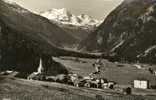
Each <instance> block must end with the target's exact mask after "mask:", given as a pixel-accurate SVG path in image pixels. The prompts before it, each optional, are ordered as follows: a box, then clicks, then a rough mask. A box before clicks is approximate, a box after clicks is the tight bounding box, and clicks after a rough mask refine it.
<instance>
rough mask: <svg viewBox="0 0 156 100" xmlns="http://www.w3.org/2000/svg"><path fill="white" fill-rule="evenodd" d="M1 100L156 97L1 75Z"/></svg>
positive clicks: (142, 99) (149, 99)
mask: <svg viewBox="0 0 156 100" xmlns="http://www.w3.org/2000/svg"><path fill="white" fill-rule="evenodd" d="M0 100H155V97H154V96H134V95H121V94H116V93H107V92H105V91H102V90H98V91H97V90H93V89H87V88H76V87H72V86H68V85H64V84H59V83H49V82H41V81H28V80H23V79H17V78H8V77H0Z"/></svg>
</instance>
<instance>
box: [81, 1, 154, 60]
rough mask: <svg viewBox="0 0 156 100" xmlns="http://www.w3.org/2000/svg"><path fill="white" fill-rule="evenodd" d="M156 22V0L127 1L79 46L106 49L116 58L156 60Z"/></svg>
mask: <svg viewBox="0 0 156 100" xmlns="http://www.w3.org/2000/svg"><path fill="white" fill-rule="evenodd" d="M155 25H156V2H155V0H125V1H123V3H122V4H120V5H119V6H118V7H117V8H116V9H115V10H114V11H112V12H111V13H110V14H109V15H108V16H107V18H106V19H105V21H104V22H103V23H102V24H101V25H100V26H99V27H98V29H97V30H96V31H95V32H93V33H92V34H90V35H89V36H88V37H87V38H86V39H84V40H83V41H82V42H81V44H80V46H79V48H80V49H81V50H85V51H90V52H104V53H107V54H108V55H111V56H114V58H115V59H116V60H123V59H124V60H127V61H130V62H131V61H133V62H134V61H140V62H146V63H156V60H155V58H156V56H155V53H156V52H155V51H156V50H155V49H156V48H155V45H156V38H155V37H156V35H155V32H156V30H155V27H154V26H155Z"/></svg>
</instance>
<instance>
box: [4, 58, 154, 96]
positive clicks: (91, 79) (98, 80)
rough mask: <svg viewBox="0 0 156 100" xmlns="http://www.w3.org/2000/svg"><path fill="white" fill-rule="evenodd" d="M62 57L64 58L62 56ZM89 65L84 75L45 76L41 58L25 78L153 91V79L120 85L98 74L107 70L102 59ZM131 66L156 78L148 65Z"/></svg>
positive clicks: (126, 91) (110, 89) (126, 92)
mask: <svg viewBox="0 0 156 100" xmlns="http://www.w3.org/2000/svg"><path fill="white" fill-rule="evenodd" d="M57 59H58V58H56V60H57ZM62 59H63V60H64V58H62ZM72 59H73V58H72ZM70 60H71V59H70ZM73 60H74V62H78V63H81V64H84V63H86V62H85V61H82V60H80V59H78V58H74V59H73ZM115 64H116V65H117V67H119V68H120V69H122V67H124V64H121V63H118V62H115ZM91 66H92V72H91V73H89V74H88V75H85V76H84V75H83V74H77V73H74V72H69V73H68V74H67V75H65V74H60V75H57V76H47V75H46V73H45V72H44V69H43V67H42V59H40V64H39V67H38V71H37V72H33V73H32V74H30V75H29V76H28V77H27V79H28V80H30V81H33V80H35V81H44V82H56V83H61V84H66V85H71V86H74V87H80V88H90V89H95V90H99V91H101V90H106V91H108V92H116V93H119V94H124V95H131V94H135V93H136V94H137V93H139V92H137V91H138V90H142V91H145V93H144V95H146V93H147V94H148V92H149V91H151V92H154V91H155V89H156V83H155V80H154V83H153V84H155V85H153V84H151V83H150V81H149V80H148V79H147V78H143V77H142V78H135V79H133V80H130V81H131V83H129V84H128V85H122V84H120V83H119V82H117V81H116V80H112V79H109V78H106V77H103V76H100V75H101V74H103V71H104V70H107V69H106V66H107V64H106V63H104V62H103V60H102V59H96V60H95V62H93V63H92V64H91ZM133 67H134V68H136V69H137V70H145V71H147V72H148V73H149V74H151V75H152V76H153V77H155V79H156V71H155V70H154V69H152V68H150V67H149V68H146V67H143V65H141V64H134V65H133ZM10 73H13V71H5V72H2V73H1V74H3V75H8V74H10ZM111 74H112V73H111ZM123 81H125V80H123ZM149 94H151V93H149ZM139 95H140V94H139ZM154 95H156V94H154Z"/></svg>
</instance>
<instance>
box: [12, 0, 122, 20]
mask: <svg viewBox="0 0 156 100" xmlns="http://www.w3.org/2000/svg"><path fill="white" fill-rule="evenodd" d="M14 1H15V2H16V3H17V4H20V5H21V6H23V7H24V8H26V9H29V10H30V11H33V12H36V13H39V12H41V11H46V10H49V9H52V8H58V9H60V8H66V9H67V10H68V11H70V12H71V13H73V14H75V15H80V14H87V15H90V16H92V17H93V18H96V19H100V20H102V19H104V18H105V17H106V16H107V15H108V14H109V13H110V12H111V11H112V10H113V9H114V8H116V7H117V6H118V5H119V4H120V3H121V2H122V0H14Z"/></svg>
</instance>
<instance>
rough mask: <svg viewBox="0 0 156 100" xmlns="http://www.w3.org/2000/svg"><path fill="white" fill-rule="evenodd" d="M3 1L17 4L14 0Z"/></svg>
mask: <svg viewBox="0 0 156 100" xmlns="http://www.w3.org/2000/svg"><path fill="white" fill-rule="evenodd" d="M3 1H4V2H6V3H9V4H16V3H15V1H14V0H3Z"/></svg>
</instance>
